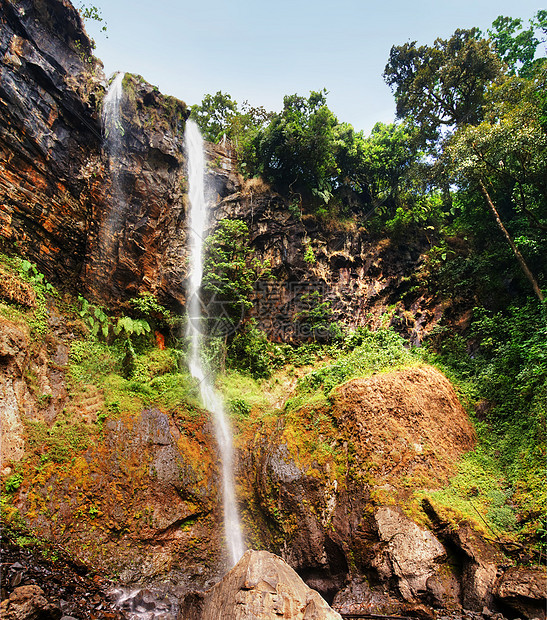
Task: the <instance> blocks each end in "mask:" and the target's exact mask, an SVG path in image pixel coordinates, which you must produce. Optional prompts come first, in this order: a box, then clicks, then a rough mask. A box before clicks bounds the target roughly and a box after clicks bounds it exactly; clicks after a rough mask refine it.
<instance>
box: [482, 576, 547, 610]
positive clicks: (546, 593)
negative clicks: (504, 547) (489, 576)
mask: <svg viewBox="0 0 547 620" xmlns="http://www.w3.org/2000/svg"><path fill="white" fill-rule="evenodd" d="M494 595H495V597H496V599H497V600H498V601H499V602H501V603H503V604H504V605H507V606H508V607H511V608H512V609H513V610H515V612H516V613H517V614H518V615H519V616H522V617H524V618H540V619H541V620H545V610H546V608H547V572H546V571H545V567H541V568H539V567H538V568H526V567H524V566H512V567H510V568H508V569H507V570H506V571H505V572H504V573H503V575H502V576H501V577H500V578H499V581H498V582H497V584H496V587H495V589H494Z"/></svg>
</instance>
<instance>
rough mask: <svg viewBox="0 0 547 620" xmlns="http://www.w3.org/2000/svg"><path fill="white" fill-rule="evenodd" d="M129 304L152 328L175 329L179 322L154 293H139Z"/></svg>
mask: <svg viewBox="0 0 547 620" xmlns="http://www.w3.org/2000/svg"><path fill="white" fill-rule="evenodd" d="M129 304H130V305H131V307H132V308H133V310H134V312H135V313H136V314H137V315H140V318H142V319H145V320H146V321H147V322H148V323H149V325H150V327H151V328H153V329H163V328H174V327H175V326H176V325H177V324H178V322H179V320H178V319H177V317H175V316H174V315H173V314H172V313H171V312H170V311H169V310H167V308H165V307H164V306H162V305H161V304H160V303H159V301H158V300H157V299H156V297H154V295H152V293H148V292H143V293H139V295H138V297H133V298H132V299H130V300H129Z"/></svg>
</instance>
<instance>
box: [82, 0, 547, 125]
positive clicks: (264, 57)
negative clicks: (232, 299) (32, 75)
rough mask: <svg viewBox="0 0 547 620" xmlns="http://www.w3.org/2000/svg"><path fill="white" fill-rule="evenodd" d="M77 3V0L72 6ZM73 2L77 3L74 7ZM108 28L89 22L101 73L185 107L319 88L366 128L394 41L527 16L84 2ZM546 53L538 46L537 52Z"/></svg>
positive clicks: (278, 4) (485, 4)
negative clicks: (138, 78) (123, 76)
mask: <svg viewBox="0 0 547 620" xmlns="http://www.w3.org/2000/svg"><path fill="white" fill-rule="evenodd" d="M80 4H81V3H80ZM80 4H79V3H78V0H76V1H75V5H76V6H80ZM85 4H87V5H95V6H97V7H98V8H99V9H100V11H101V13H102V16H103V18H104V20H105V22H106V23H107V29H108V31H107V34H106V35H105V34H104V33H101V32H100V30H99V27H98V26H97V24H96V23H94V22H92V21H88V22H87V25H86V26H87V30H88V32H89V34H90V35H91V36H92V37H93V38H94V39H95V42H96V45H97V48H96V55H97V56H98V57H99V58H100V59H101V60H102V61H103V62H104V65H105V73H106V75H107V76H108V75H110V74H111V73H113V72H114V71H130V72H131V73H138V74H140V75H142V76H143V77H144V78H145V79H146V80H147V81H148V82H151V83H152V84H154V85H156V86H158V87H159V89H160V90H161V91H162V92H163V93H165V94H168V95H174V96H175V97H178V98H179V99H182V100H183V101H185V102H186V103H187V104H189V105H192V104H194V103H199V102H200V101H201V99H202V97H203V95H204V94H205V93H215V92H217V91H218V90H222V91H224V92H228V93H230V94H231V95H232V97H233V98H234V99H235V100H236V101H238V102H239V103H241V102H243V101H244V100H248V101H249V102H250V103H251V104H252V105H263V106H264V107H265V108H267V109H269V110H274V111H278V110H280V109H281V107H282V104H283V96H284V95H287V94H293V93H298V94H300V95H306V96H307V95H308V94H309V91H310V90H320V89H322V88H326V89H327V90H328V91H329V95H328V98H327V101H328V105H329V107H330V108H331V110H332V111H333V112H334V113H335V114H336V115H337V117H338V119H339V120H340V121H346V122H349V123H351V124H352V125H353V126H354V127H355V128H356V129H358V130H361V129H363V130H365V132H367V133H368V132H369V131H370V129H371V128H372V126H373V125H374V123H375V122H376V121H383V122H391V121H392V120H393V118H394V103H393V97H392V94H391V91H390V89H389V88H388V87H387V86H386V85H385V83H384V81H383V79H382V72H383V70H384V67H385V64H386V62H387V59H388V56H389V50H390V49H391V46H392V45H400V44H402V43H405V42H406V41H413V40H417V41H418V42H419V43H420V44H431V43H433V41H434V39H435V38H437V37H449V36H450V35H451V34H452V33H453V32H454V30H455V29H456V28H470V27H472V26H478V27H480V28H481V29H482V30H486V28H488V27H489V26H490V25H491V23H492V21H493V20H494V19H495V18H496V17H497V16H498V15H507V16H511V17H521V18H523V19H524V21H525V22H526V23H527V22H528V19H529V18H530V17H532V16H533V15H534V14H535V13H536V12H537V10H538V9H540V8H543V7H541V5H538V4H537V3H536V2H530V1H528V0H520V1H519V2H514V0H513V1H508V0H455V1H454V2H434V1H432V0H410V1H408V0H407V1H402V0H384V1H382V0H378V1H377V2H368V1H367V0H361V1H359V0H333V1H331V2H325V1H324V0H275V2H273V1H271V2H263V1H262V0H254V1H251V0H230V1H227V0H207V1H206V2H203V1H199V0H194V1H193V2H189V1H188V0H156V1H155V2H153V1H151V0H131V1H129V0H88V1H87V2H85ZM543 54H545V50H543Z"/></svg>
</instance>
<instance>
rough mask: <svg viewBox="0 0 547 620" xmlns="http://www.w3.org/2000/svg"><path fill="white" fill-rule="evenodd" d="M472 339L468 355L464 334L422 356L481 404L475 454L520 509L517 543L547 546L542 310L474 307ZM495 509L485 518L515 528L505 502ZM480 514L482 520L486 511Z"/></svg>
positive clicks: (545, 323)
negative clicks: (485, 461)
mask: <svg viewBox="0 0 547 620" xmlns="http://www.w3.org/2000/svg"><path fill="white" fill-rule="evenodd" d="M471 337H472V339H473V340H472V342H473V343H474V351H473V356H470V355H469V352H468V350H467V343H466V342H465V340H464V339H463V338H462V337H461V336H460V337H458V338H456V337H451V338H446V337H442V338H440V339H438V340H437V342H436V343H434V341H435V339H433V342H431V343H430V344H429V345H428V347H429V348H432V345H434V348H435V349H436V350H437V351H438V352H437V354H436V356H435V357H433V358H432V357H429V358H427V355H426V359H428V360H429V361H430V362H432V361H433V362H435V363H437V364H440V365H441V367H442V368H443V370H444V371H445V372H447V374H448V375H449V376H450V377H451V378H452V379H453V380H454V381H455V382H456V383H458V384H459V385H460V389H461V388H464V393H465V394H466V396H467V398H468V399H469V400H470V401H471V402H472V403H479V404H480V406H479V407H478V408H477V410H478V413H477V417H478V420H477V429H478V431H479V436H480V454H481V455H482V456H483V457H484V458H485V459H488V461H489V463H490V465H489V467H490V469H492V468H494V469H496V470H497V471H499V472H500V476H502V478H503V479H504V481H505V482H504V483H503V485H502V486H501V487H500V490H501V492H503V493H504V494H505V495H507V493H509V494H510V500H511V502H512V505H513V506H514V507H515V509H516V511H517V512H518V515H519V518H518V524H517V525H518V527H517V526H515V527H517V531H518V534H519V536H520V537H521V539H522V540H523V541H525V542H529V543H530V542H531V543H534V544H536V545H540V546H541V545H545V541H544V540H543V531H544V523H543V521H542V519H541V515H544V514H545V511H546V509H547V492H546V491H547V490H546V487H545V484H544V480H545V458H546V452H547V450H546V434H545V429H546V419H547V403H546V399H545V394H547V317H546V316H545V309H544V307H543V306H542V305H541V304H539V303H538V302H537V301H535V300H531V299H530V300H528V301H527V302H525V303H523V304H522V305H521V304H517V305H512V306H510V307H509V308H508V309H507V310H503V311H498V312H491V311H487V310H485V309H484V308H482V307H481V308H475V311H474V321H473V323H472V327H471ZM481 458H482V457H481ZM450 492H452V491H450ZM447 501H448V503H450V500H447ZM492 501H493V500H492ZM492 506H493V508H492V510H493V512H492V514H491V515H490V517H489V519H487V520H489V523H490V525H491V526H492V527H494V526H496V527H498V528H501V529H503V528H505V529H506V528H507V527H508V524H509V523H512V524H513V525H514V511H513V510H509V503H507V502H506V501H505V499H504V500H503V501H501V496H500V498H499V502H498V504H497V505H496V504H495V502H494V503H493V504H492ZM481 514H483V515H486V513H485V511H484V510H483V511H481ZM485 518H486V517H485ZM503 524H505V525H503ZM513 525H512V527H513ZM502 526H503V527H502Z"/></svg>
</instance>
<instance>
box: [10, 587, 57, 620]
mask: <svg viewBox="0 0 547 620" xmlns="http://www.w3.org/2000/svg"><path fill="white" fill-rule="evenodd" d="M62 615H63V613H62V612H61V609H60V608H59V607H57V606H56V605H54V604H53V603H49V602H48V601H47V599H46V598H45V596H44V591H43V590H42V588H39V587H38V586H21V587H19V588H15V590H14V591H13V592H12V593H11V594H10V596H9V598H7V599H6V600H5V601H2V605H0V616H1V617H2V619H3V620H35V619H36V620H38V619H40V620H59V619H60V618H61V616H62Z"/></svg>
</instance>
